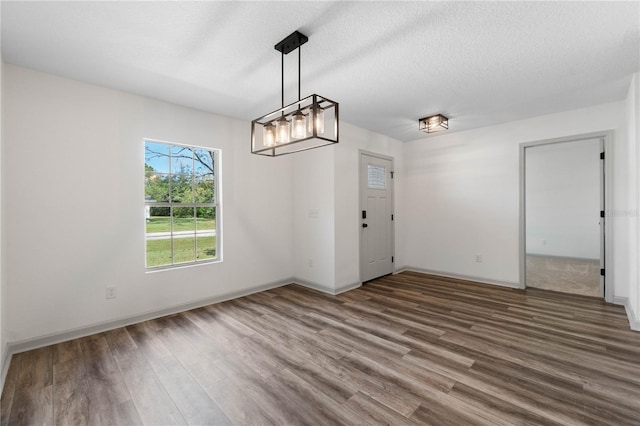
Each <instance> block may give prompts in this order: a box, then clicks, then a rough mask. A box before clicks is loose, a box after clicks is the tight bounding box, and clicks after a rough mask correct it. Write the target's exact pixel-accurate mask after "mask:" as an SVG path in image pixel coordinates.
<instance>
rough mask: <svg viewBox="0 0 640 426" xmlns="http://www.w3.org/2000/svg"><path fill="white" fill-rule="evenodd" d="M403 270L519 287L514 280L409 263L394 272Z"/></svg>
mask: <svg viewBox="0 0 640 426" xmlns="http://www.w3.org/2000/svg"><path fill="white" fill-rule="evenodd" d="M405 271H411V272H419V273H421V274H429V275H438V276H441V277H445V278H456V279H459V280H466V281H475V282H478V283H481V284H492V285H497V286H500V287H509V288H520V283H518V282H516V281H501V280H494V279H490V278H484V277H477V276H474V275H463V274H454V273H451V272H444V271H435V270H433V269H424V268H418V267H416V266H410V265H407V266H404V267H402V268H401V269H398V270H396V271H395V272H394V274H399V273H401V272H405Z"/></svg>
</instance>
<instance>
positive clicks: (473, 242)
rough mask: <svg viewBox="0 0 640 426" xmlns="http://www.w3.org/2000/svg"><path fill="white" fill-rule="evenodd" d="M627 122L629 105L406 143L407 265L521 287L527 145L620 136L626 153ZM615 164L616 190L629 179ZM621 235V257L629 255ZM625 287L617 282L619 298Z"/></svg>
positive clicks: (616, 239)
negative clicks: (522, 172)
mask: <svg viewBox="0 0 640 426" xmlns="http://www.w3.org/2000/svg"><path fill="white" fill-rule="evenodd" d="M625 121H626V120H625V105H624V102H615V103H610V104H604V105H598V106H594V107H591V108H585V109H580V110H574V111H567V112H563V113H558V114H551V115H545V116H540V117H535V118H531V119H527V120H521V121H515V122H510V123H505V124H501V125H497V126H490V127H486V128H481V129H476V130H470V131H465V132H458V133H450V134H443V135H441V136H436V137H430V138H426V139H419V140H415V141H411V142H408V143H406V145H405V152H404V157H405V168H406V176H407V181H406V193H407V194H411V200H409V199H407V209H406V210H407V222H406V229H408V230H411V232H407V238H406V241H407V244H406V249H405V250H406V265H407V266H408V267H411V268H414V269H423V270H428V271H436V272H440V273H445V274H450V275H457V276H468V277H472V278H475V279H478V280H481V281H487V282H494V283H499V284H507V285H513V286H517V285H518V284H519V254H518V253H519V200H520V198H519V197H520V196H519V147H520V144H521V143H524V142H533V141H538V140H544V139H552V138H559V137H564V136H571V135H577V134H585V133H591V132H596V131H602V130H608V129H614V130H616V133H615V141H614V148H615V151H619V150H620V145H621V144H622V143H623V141H624V140H625V138H626V129H625V125H626V124H625ZM453 125H455V120H452V126H453ZM614 156H615V157H616V158H614V160H613V161H614V163H615V162H616V161H619V159H618V157H619V153H618V152H614ZM615 165H616V167H614V170H612V171H611V175H609V178H610V179H613V184H614V186H615V185H617V184H618V183H619V181H621V180H624V179H625V175H624V171H620V170H618V168H617V166H618V165H617V164H615ZM609 195H610V196H613V197H614V200H616V199H617V198H618V197H619V195H618V194H609ZM614 205H615V204H614ZM614 230H615V231H616V232H615V235H613V236H612V237H613V238H614V246H615V247H614V248H615V252H616V253H619V252H621V251H625V250H626V248H625V247H623V246H620V243H619V241H620V235H619V233H620V230H619V229H618V230H616V228H615V227H614ZM475 255H480V256H481V258H482V262H481V263H477V262H476V261H475ZM614 267H615V268H617V269H620V268H621V267H623V265H614ZM617 269H616V270H615V271H613V272H616V273H617V272H618V271H617ZM612 279H616V278H612ZM626 286H627V284H626V283H624V282H620V283H618V282H617V281H616V287H615V291H616V292H618V291H619V292H620V293H621V294H622V293H625V292H628V288H627V287H626ZM614 294H618V293H614Z"/></svg>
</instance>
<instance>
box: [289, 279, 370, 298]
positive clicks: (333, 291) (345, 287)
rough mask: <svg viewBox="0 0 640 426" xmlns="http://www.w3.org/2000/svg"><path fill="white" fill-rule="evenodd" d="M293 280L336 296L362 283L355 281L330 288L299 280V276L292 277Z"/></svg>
mask: <svg viewBox="0 0 640 426" xmlns="http://www.w3.org/2000/svg"><path fill="white" fill-rule="evenodd" d="M293 282H294V283H295V284H300V285H301V286H303V287H308V288H310V289H312V290H317V291H321V292H323V293H327V294H331V295H333V296H336V295H338V294H340V293H344V292H346V291H349V290H353V289H356V288H358V287H360V286H361V285H362V283H361V282H356V283H351V284H347V285H343V286H341V287H338V288H336V289H332V288H329V287H326V286H323V285H322V284H318V283H314V282H312V281H306V280H301V279H299V278H294V279H293Z"/></svg>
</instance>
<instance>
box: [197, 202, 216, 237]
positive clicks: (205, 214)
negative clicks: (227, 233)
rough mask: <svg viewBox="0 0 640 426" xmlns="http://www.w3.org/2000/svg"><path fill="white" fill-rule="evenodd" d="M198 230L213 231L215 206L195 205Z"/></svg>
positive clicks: (214, 226) (214, 227)
mask: <svg viewBox="0 0 640 426" xmlns="http://www.w3.org/2000/svg"><path fill="white" fill-rule="evenodd" d="M196 217H197V223H196V225H197V228H196V229H197V230H198V232H204V231H214V230H215V229H216V208H215V207H196Z"/></svg>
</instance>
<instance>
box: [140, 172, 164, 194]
mask: <svg viewBox="0 0 640 426" xmlns="http://www.w3.org/2000/svg"><path fill="white" fill-rule="evenodd" d="M144 199H145V201H157V202H168V201H169V175H168V174H165V173H156V172H150V171H147V172H146V173H145V179H144Z"/></svg>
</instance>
